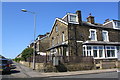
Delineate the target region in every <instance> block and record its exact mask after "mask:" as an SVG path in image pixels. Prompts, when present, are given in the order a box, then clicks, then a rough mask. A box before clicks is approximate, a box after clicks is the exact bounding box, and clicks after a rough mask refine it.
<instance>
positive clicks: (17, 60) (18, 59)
mask: <svg viewBox="0 0 120 80" xmlns="http://www.w3.org/2000/svg"><path fill="white" fill-rule="evenodd" d="M21 59H22V58H15V59H13V61H16V62H19V61H21Z"/></svg>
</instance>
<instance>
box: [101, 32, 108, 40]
mask: <svg viewBox="0 0 120 80" xmlns="http://www.w3.org/2000/svg"><path fill="white" fill-rule="evenodd" d="M104 32H106V40H103V41H109V35H108V31H106V30H102V39H104V38H103V37H104V36H103V33H104Z"/></svg>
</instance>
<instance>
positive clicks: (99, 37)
mask: <svg viewBox="0 0 120 80" xmlns="http://www.w3.org/2000/svg"><path fill="white" fill-rule="evenodd" d="M49 41H50V42H49V48H48V49H47V55H48V56H63V57H62V58H61V57H60V58H58V59H55V60H61V61H62V60H63V58H64V56H93V58H94V60H95V61H97V62H98V63H99V62H100V61H101V60H117V59H118V53H119V52H120V21H119V20H111V21H109V20H108V19H107V20H106V21H105V23H104V24H99V23H95V19H94V16H92V15H91V14H90V15H89V16H88V18H87V21H82V15H81V11H76V13H67V14H66V15H65V16H64V17H63V18H56V19H55V21H54V25H53V28H52V30H51V32H50V35H49ZM50 59H51V58H48V60H50ZM68 61H69V58H68Z"/></svg>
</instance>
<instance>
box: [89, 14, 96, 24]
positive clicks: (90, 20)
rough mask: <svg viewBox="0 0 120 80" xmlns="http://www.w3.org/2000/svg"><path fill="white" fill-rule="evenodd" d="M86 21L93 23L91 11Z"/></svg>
mask: <svg viewBox="0 0 120 80" xmlns="http://www.w3.org/2000/svg"><path fill="white" fill-rule="evenodd" d="M87 22H89V23H91V24H94V23H95V21H94V16H91V13H90V14H89V16H88V18H87Z"/></svg>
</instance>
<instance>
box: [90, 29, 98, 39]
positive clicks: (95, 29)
mask: <svg viewBox="0 0 120 80" xmlns="http://www.w3.org/2000/svg"><path fill="white" fill-rule="evenodd" d="M91 31H95V40H91V37H92V36H91ZM89 32H90V35H89V38H90V40H91V41H97V31H96V29H90V30H89Z"/></svg>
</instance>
